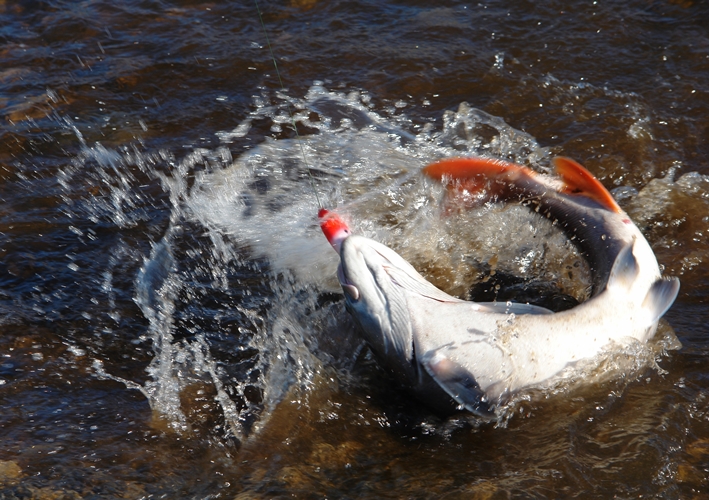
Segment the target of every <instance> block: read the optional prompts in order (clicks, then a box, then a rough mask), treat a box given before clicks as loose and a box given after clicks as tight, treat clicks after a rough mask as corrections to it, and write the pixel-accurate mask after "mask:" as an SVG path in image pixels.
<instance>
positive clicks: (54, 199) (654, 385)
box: [0, 1, 709, 498]
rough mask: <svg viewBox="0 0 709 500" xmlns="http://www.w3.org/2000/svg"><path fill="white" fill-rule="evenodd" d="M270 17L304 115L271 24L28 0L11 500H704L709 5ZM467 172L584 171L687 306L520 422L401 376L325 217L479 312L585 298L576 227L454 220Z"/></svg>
mask: <svg viewBox="0 0 709 500" xmlns="http://www.w3.org/2000/svg"><path fill="white" fill-rule="evenodd" d="M261 7H262V10H263V12H264V22H265V24H266V28H267V30H268V32H269V36H270V39H271V41H272V43H273V46H274V50H275V53H276V56H277V57H278V59H279V67H280V68H281V70H282V72H283V74H282V77H283V79H284V83H285V84H286V85H287V86H288V90H286V91H283V90H280V87H279V84H278V78H277V76H276V74H275V73H274V71H273V64H272V61H271V60H270V58H269V57H270V56H269V53H268V49H267V47H266V43H265V38H264V34H263V31H262V28H261V25H260V23H259V20H258V14H257V11H256V7H255V5H254V4H252V3H250V2H244V3H223V4H222V3H220V4H216V3H206V4H199V3H192V2H177V3H167V2H160V3H158V2H155V3H145V2H143V3H138V2H126V3H123V4H121V5H114V4H110V3H106V2H102V1H98V2H93V3H78V4H77V3H62V2H27V3H21V4H10V3H0V11H1V13H2V16H3V20H4V22H3V23H2V25H0V42H1V43H2V46H0V52H1V53H2V54H3V59H2V60H0V105H1V106H3V108H2V110H3V114H4V120H5V126H4V128H3V129H2V130H0V140H1V141H2V148H0V167H1V168H0V179H1V181H2V184H1V186H2V196H1V199H2V205H1V209H2V212H1V213H2V220H1V221H0V224H1V227H2V229H0V234H1V235H2V264H1V265H0V273H1V278H0V279H1V281H0V286H1V288H0V292H1V295H0V299H1V300H2V302H0V307H1V308H2V309H1V311H2V313H3V317H2V322H1V323H0V324H1V325H2V335H1V336H0V356H2V362H1V363H0V427H1V428H2V436H3V437H2V441H1V442H2V446H0V488H1V489H0V492H1V494H0V496H2V497H3V498H91V497H97V498H98V497H101V498H104V497H108V498H111V497H113V498H140V497H167V498H183V497H189V498H216V497H229V498H231V497H239V498H272V497H285V496H295V497H306V498H309V497H313V498H320V497H324V496H329V497H336V498H354V497H374V498H381V497H394V498H402V497H415V498H438V497H445V498H506V497H510V496H514V497H518V496H522V497H524V496H531V497H550V498H558V497H569V496H577V497H610V496H613V495H618V496H620V497H623V498H625V497H637V496H640V495H645V496H648V495H649V496H653V495H656V496H660V497H667V498H694V497H696V498H701V495H702V494H705V492H706V491H707V488H709V483H708V480H707V477H709V471H708V469H709V390H708V389H707V377H708V375H709V369H708V368H707V366H708V365H707V363H706V359H707V357H706V356H707V354H708V351H709V343H708V341H707V332H706V326H705V325H706V324H707V320H708V319H709V310H708V309H707V306H706V301H707V292H706V284H707V272H706V262H707V259H709V255H708V254H707V246H706V234H707V231H709V177H707V176H706V175H705V174H707V173H709V171H708V169H707V160H709V150H708V149H707V148H708V146H707V145H706V138H707V123H708V122H707V119H706V116H709V94H708V92H709V88H708V87H707V83H706V82H707V81H709V78H707V77H709V35H708V34H707V33H708V32H707V31H706V26H707V25H708V24H709V11H708V10H707V8H706V6H704V5H703V4H700V3H694V2H691V1H687V2H670V1H667V2H635V3H628V2H624V3H616V4H609V5H603V6H600V5H598V4H597V3H593V2H589V3H588V4H582V5H578V6H573V7H569V6H568V5H567V3H566V2H553V1H550V2H544V3H543V4H541V5H540V4H535V5H532V4H529V5H520V6H518V7H516V8H515V9H512V10H510V6H508V5H507V4H505V3H496V2H489V3H478V4H466V3H463V2H449V3H446V4H441V5H439V6H436V7H432V6H428V5H418V4H417V3H416V2H409V3H400V2H377V3H373V4H366V3H365V4H362V3H361V2H359V3H349V2H344V1H338V2H327V3H324V2H317V1H294V2H291V3H290V4H288V5H276V4H271V3H264V4H262V5H261ZM291 115H292V116H293V118H291ZM293 120H294V121H295V122H296V124H297V127H298V131H299V133H300V137H299V138H298V137H296V136H295V134H294V132H293V128H292V121H293ZM465 154H484V155H489V156H494V157H501V158H506V159H510V160H514V161H517V162H520V163H524V164H527V165H530V166H531V167H533V168H535V169H537V170H539V171H542V172H549V171H550V167H549V161H550V159H551V158H552V157H553V156H554V155H557V154H563V155H566V156H571V157H574V158H576V159H578V160H579V161H581V162H582V163H584V164H586V165H587V166H588V167H589V168H590V169H591V170H592V171H593V172H594V173H595V174H596V175H597V176H598V177H599V178H600V179H601V180H602V181H603V183H604V184H605V185H606V186H608V187H609V189H611V190H612V192H613V193H614V194H615V195H616V197H617V199H618V200H619V202H620V204H621V205H622V206H623V208H624V209H625V210H626V211H628V213H629V214H630V215H631V217H632V218H633V220H634V221H635V222H636V224H637V225H638V226H639V227H640V228H641V230H642V231H643V232H644V233H645V234H646V236H647V237H648V240H649V241H650V243H651V245H652V246H653V248H654V250H655V252H656V254H657V257H658V260H659V262H660V264H661V265H662V266H663V267H664V272H665V273H666V274H668V275H674V276H679V277H680V280H681V283H682V289H681V292H680V296H679V298H678V300H677V302H676V304H675V305H674V306H673V308H672V309H671V310H670V311H669V313H668V314H667V315H666V318H665V319H664V320H663V321H662V322H661V324H660V328H659V330H658V334H657V335H656V338H655V339H653V341H652V342H650V344H649V345H647V346H645V345H633V346H631V347H630V348H628V349H627V350H624V351H622V352H618V353H616V354H615V355H614V356H610V357H608V358H607V359H604V360H603V362H602V363H601V365H600V366H599V367H594V368H593V369H592V370H590V371H585V372H581V373H572V374H570V379H569V380H566V381H564V382H563V383H561V384H559V385H558V386H555V387H553V388H548V389H547V390H546V391H536V392H529V393H525V394H522V395H520V396H519V397H518V398H516V399H515V400H513V401H511V402H510V404H509V405H508V406H507V407H506V408H504V411H503V412H502V418H501V419H500V421H499V422H497V423H496V424H494V423H493V424H489V423H484V422H480V421H478V420H476V419H475V418H474V417H471V416H469V415H466V414H460V415H457V416H454V417H450V418H447V419H443V418H441V417H439V416H436V415H434V414H432V413H431V412H430V411H429V410H428V409H427V408H426V407H425V406H422V405H420V404H419V403H418V402H416V401H414V400H412V399H411V398H410V396H409V395H407V394H406V393H405V392H402V391H401V390H400V389H399V388H398V387H397V386H396V384H394V383H393V382H391V381H390V379H389V377H388V375H387V373H386V371H385V370H384V369H382V368H381V367H380V366H379V365H378V364H377V360H376V359H375V358H374V357H373V356H372V355H371V353H370V352H369V351H368V349H367V348H366V346H365V345H364V344H363V342H362V341H361V339H360V337H359V335H358V332H357V331H356V329H355V328H354V325H353V324H352V322H351V320H350V318H349V317H348V315H347V313H346V312H345V310H344V302H343V300H342V297H341V293H340V291H339V286H338V283H337V280H336V278H335V269H336V266H337V256H336V254H335V253H334V252H333V251H332V249H331V248H330V246H329V245H328V244H327V242H326V240H325V239H324V237H323V236H322V234H321V233H320V230H319V228H318V225H317V218H316V213H317V208H318V198H319V201H320V202H321V203H322V204H323V205H324V206H327V207H328V208H333V209H336V210H337V211H338V212H339V213H340V214H342V215H343V216H344V217H346V218H347V219H348V220H349V222H350V224H351V226H352V228H353V230H354V231H356V232H357V233H359V234H363V235H366V236H369V237H371V238H375V239H377V240H378V241H381V242H383V243H385V244H387V245H389V246H391V247H392V248H394V249H395V250H397V251H398V252H400V253H401V255H403V256H404V257H405V258H406V259H407V260H409V261H410V262H411V263H412V264H414V266H416V267H417V269H419V270H420V271H421V272H422V273H423V274H424V275H425V276H426V277H427V278H429V279H430V280H431V281H432V282H433V283H435V284H436V285H437V286H439V287H441V288H443V289H444V290H446V291H448V292H449V293H452V294H455V295H458V296H460V297H464V298H468V299H478V300H508V299H516V300H522V301H533V302H534V301H536V302H537V303H541V304H542V305H546V306H548V307H553V308H556V309H561V308H566V307H571V306H573V305H574V304H576V303H577V302H580V301H583V300H586V299H587V298H588V296H589V285H590V274H589V273H590V272H589V269H588V266H587V265H586V264H585V262H584V261H583V259H582V258H581V257H580V255H579V253H578V251H577V250H576V249H575V247H574V246H573V245H572V244H570V242H568V241H567V239H566V238H565V237H564V236H563V235H562V234H561V233H560V232H559V231H558V230H557V228H555V227H554V226H553V225H552V224H551V223H550V222H549V221H547V220H546V219H543V218H542V217H540V216H538V215H536V214H534V213H531V212H530V211H529V210H528V209H527V208H525V207H518V206H494V205H489V206H484V207H481V208H479V209H476V210H470V211H464V212H460V213H458V212H455V213H450V212H449V211H447V210H446V209H445V207H444V206H443V204H442V200H443V198H444V193H443V190H442V189H441V188H440V186H437V185H436V184H435V183H432V182H430V181H428V180H426V179H425V178H423V177H422V176H421V174H420V169H421V167H423V166H424V165H426V164H427V163H428V162H430V161H432V160H435V159H438V158H441V157H446V156H453V155H465ZM309 172H310V175H312V177H311V176H310V175H309ZM316 193H317V196H316Z"/></svg>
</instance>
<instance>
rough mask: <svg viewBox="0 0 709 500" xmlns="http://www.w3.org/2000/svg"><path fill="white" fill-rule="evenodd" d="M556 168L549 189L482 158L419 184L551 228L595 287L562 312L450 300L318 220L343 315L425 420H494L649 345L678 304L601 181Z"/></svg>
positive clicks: (674, 288) (334, 224)
mask: <svg viewBox="0 0 709 500" xmlns="http://www.w3.org/2000/svg"><path fill="white" fill-rule="evenodd" d="M555 164H556V167H557V173H558V174H559V177H558V178H553V177H548V176H543V175H540V174H537V173H535V172H534V171H532V170H530V169H528V168H526V167H522V166H519V165H515V164H512V163H508V162H504V161H500V160H492V159H483V158H464V159H449V160H444V161H441V162H438V163H434V164H432V165H429V166H428V167H426V168H425V169H424V173H425V174H426V175H428V176H430V177H432V178H435V179H439V180H442V181H444V182H447V183H448V184H449V185H450V186H451V189H452V190H453V191H454V193H457V194H458V195H459V196H462V197H463V199H475V200H477V201H478V202H479V201H481V200H498V201H507V200H519V201H523V202H524V203H525V204H528V205H529V206H530V207H532V208H533V209H535V210H537V211H539V212H541V213H543V214H545V215H547V216H548V217H550V218H553V219H554V220H555V221H556V222H557V223H558V224H559V226H560V227H561V229H562V230H563V231H565V233H566V234H567V235H568V236H569V237H570V238H571V239H572V240H573V241H574V242H575V243H576V244H577V245H578V247H579V248H580V250H581V252H582V253H583V255H584V256H585V257H586V259H587V260H588V261H589V264H590V266H591V270H592V274H593V281H594V289H593V293H592V297H591V298H590V299H589V300H588V301H586V302H584V303H582V304H580V305H578V306H576V307H574V308H572V309H569V310H566V311H562V312H557V313H552V312H551V311H549V310H547V309H544V308H542V307H537V306H533V305H528V304H515V303H504V304H503V303H476V302H469V301H463V300H460V299H457V298H455V297H452V296H450V295H448V294H446V293H445V292H443V291H441V290H439V289H438V288H436V287H435V286H434V285H432V284H431V283H430V282H428V281H427V280H426V279H424V278H423V277H422V276H421V275H420V274H419V273H418V272H417V271H416V270H415V269H414V268H413V267H412V266H411V265H410V264H409V263H408V262H406V261H405V260H404V259H403V258H402V257H401V256H399V255H398V254H397V253H396V252H394V251H393V250H391V249H390V248H388V247H386V246H385V245H382V244H381V243H378V242H376V241H373V240H371V239H368V238H364V237H362V236H357V235H350V234H349V229H348V228H347V226H346V224H344V222H342V221H341V220H340V219H338V218H337V217H336V216H333V215H332V214H330V215H328V214H323V218H322V224H323V230H324V232H325V234H326V236H328V239H329V240H330V242H331V243H332V244H333V247H335V249H336V250H339V254H340V267H339V268H338V278H339V281H340V284H341V286H342V289H343V291H344V293H345V301H346V307H347V309H348V310H349V312H350V313H351V314H352V316H353V317H354V318H355V320H356V321H357V323H358V324H359V325H360V327H361V330H362V332H363V334H364V336H365V338H366V340H367V342H368V343H369V345H370V347H371V348H372V350H373V351H374V352H375V354H376V355H377V356H378V357H379V358H380V360H382V362H383V363H384V364H385V365H386V366H387V367H388V368H389V369H390V370H391V372H392V373H393V374H394V376H395V377H396V378H397V379H398V380H399V381H400V382H401V383H402V384H404V385H405V386H407V387H408V388H409V389H410V390H411V391H412V392H413V393H414V394H415V395H416V396H418V397H419V398H420V399H421V400H422V401H424V402H425V403H427V404H428V405H429V406H431V407H433V408H434V409H437V410H439V411H441V412H449V411H451V410H453V409H455V408H458V409H462V408H465V409H467V410H469V411H471V412H473V413H476V414H478V415H481V416H485V417H493V416H495V408H496V407H497V406H499V405H500V404H501V403H503V402H504V401H505V400H506V399H507V398H508V397H509V396H510V395H512V394H514V393H516V392H518V391H520V390H524V389H531V388H535V387H543V386H545V385H547V384H550V383H552V382H554V380H555V379H556V378H558V377H559V376H561V375H562V373H563V372H564V371H565V369H567V368H570V367H573V366H574V365H576V364H577V363H580V362H584V361H591V360H594V359H595V360H598V359H599V355H600V354H601V353H603V352H604V351H606V350H612V349H614V348H617V347H621V346H624V345H627V344H628V343H629V342H632V341H640V342H645V341H647V340H648V339H649V338H651V337H652V336H653V335H654V333H655V330H656V328H657V322H658V320H659V318H660V317H661V316H662V315H663V314H664V313H665V312H666V311H667V309H668V308H669V307H670V306H671V305H672V303H673V302H674V300H675V298H676V296H677V292H678V290H679V281H678V280H677V279H676V278H673V279H664V278H662V277H661V274H660V270H659V267H658V264H657V260H656V258H655V255H654V254H653V252H652V249H651V248H650V246H649V244H648V243H647V240H645V238H644V237H643V235H642V234H641V233H640V231H639V230H638V228H637V227H636V226H635V225H634V224H633V223H632V221H631V220H630V218H629V217H628V216H627V214H626V213H625V212H623V210H622V209H621V208H620V207H619V206H618V204H617V203H616V202H615V200H613V197H612V196H611V195H610V193H608V191H607V190H606V189H605V188H604V187H603V186H602V185H601V184H600V182H599V181H598V180H597V179H595V178H594V177H593V176H592V175H591V174H590V173H589V172H588V171H587V170H585V169H584V168H583V167H582V166H581V165H579V164H578V163H576V162H574V161H572V160H569V159H565V158H557V159H555ZM325 224H329V228H328V231H326V230H325V229H326V227H325ZM345 230H346V232H345Z"/></svg>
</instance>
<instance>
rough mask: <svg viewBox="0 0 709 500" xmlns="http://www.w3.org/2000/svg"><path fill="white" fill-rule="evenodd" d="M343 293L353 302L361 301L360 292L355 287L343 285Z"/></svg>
mask: <svg viewBox="0 0 709 500" xmlns="http://www.w3.org/2000/svg"><path fill="white" fill-rule="evenodd" d="M342 291H343V292H345V295H347V296H348V297H349V298H350V299H352V300H358V299H359V290H357V287H356V286H354V285H348V284H345V283H343V284H342Z"/></svg>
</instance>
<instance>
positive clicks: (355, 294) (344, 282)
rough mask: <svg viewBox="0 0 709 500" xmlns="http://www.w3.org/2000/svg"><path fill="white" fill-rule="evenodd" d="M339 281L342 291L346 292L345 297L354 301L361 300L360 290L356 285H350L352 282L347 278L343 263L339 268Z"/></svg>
mask: <svg viewBox="0 0 709 500" xmlns="http://www.w3.org/2000/svg"><path fill="white" fill-rule="evenodd" d="M337 279H338V280H339V282H340V286H341V287H342V291H343V292H345V296H347V297H349V299H351V300H352V301H357V300H359V290H358V289H357V287H356V286H355V285H353V284H352V283H350V281H349V280H348V279H347V277H346V276H345V271H344V269H343V268H342V263H340V265H339V266H337Z"/></svg>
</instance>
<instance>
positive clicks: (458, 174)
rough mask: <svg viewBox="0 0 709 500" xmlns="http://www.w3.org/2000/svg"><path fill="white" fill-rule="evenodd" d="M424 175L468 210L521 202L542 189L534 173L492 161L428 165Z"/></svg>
mask: <svg viewBox="0 0 709 500" xmlns="http://www.w3.org/2000/svg"><path fill="white" fill-rule="evenodd" d="M423 173H424V174H425V175H427V176H428V177H430V178H432V179H435V180H437V181H439V182H441V183H443V184H445V185H447V186H448V189H449V195H452V197H453V200H454V201H455V202H458V203H461V202H462V204H463V205H464V206H467V207H470V206H478V205H482V204H484V203H486V202H488V201H507V200H510V199H521V198H523V197H525V196H528V195H529V194H532V193H535V194H536V193H537V192H538V191H539V186H541V184H540V183H539V181H538V179H537V177H538V175H537V174H536V173H535V172H534V171H533V170H531V169H529V168H527V167H524V166H522V165H517V164H515V163H510V162H507V161H504V160H498V159H495V158H478V157H476V158H447V159H444V160H441V161H438V162H435V163H431V164H430V165H427V166H426V167H424V169H423Z"/></svg>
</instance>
